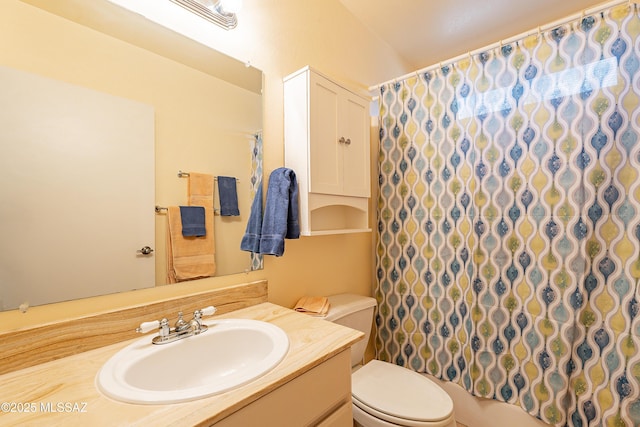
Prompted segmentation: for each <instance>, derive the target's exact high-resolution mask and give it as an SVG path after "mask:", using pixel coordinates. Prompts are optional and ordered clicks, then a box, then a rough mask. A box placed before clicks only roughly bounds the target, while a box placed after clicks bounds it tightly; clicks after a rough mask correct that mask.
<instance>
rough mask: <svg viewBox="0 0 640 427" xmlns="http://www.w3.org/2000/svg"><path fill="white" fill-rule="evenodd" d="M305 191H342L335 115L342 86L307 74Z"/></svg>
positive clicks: (340, 158) (340, 192)
mask: <svg viewBox="0 0 640 427" xmlns="http://www.w3.org/2000/svg"><path fill="white" fill-rule="evenodd" d="M309 77H310V79H309V85H310V87H309V92H310V106H309V108H310V122H311V123H310V135H309V139H310V141H309V142H310V147H309V168H310V171H309V190H310V191H311V192H312V193H324V194H342V160H343V159H342V148H343V147H342V144H340V143H339V142H338V140H339V139H340V136H339V135H338V132H339V129H338V114H339V105H340V97H341V91H342V88H341V87H340V86H338V85H336V84H334V83H332V82H330V81H329V80H327V79H325V78H323V77H322V76H319V75H317V74H314V73H311V74H310V76H309Z"/></svg>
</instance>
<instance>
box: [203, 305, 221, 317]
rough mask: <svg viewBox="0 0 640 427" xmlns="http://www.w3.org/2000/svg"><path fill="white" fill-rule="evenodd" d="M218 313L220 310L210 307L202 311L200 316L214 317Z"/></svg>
mask: <svg viewBox="0 0 640 427" xmlns="http://www.w3.org/2000/svg"><path fill="white" fill-rule="evenodd" d="M216 311H218V309H217V308H215V307H214V306H212V305H210V306H209V307H205V308H203V309H202V310H200V314H201V315H202V316H213V315H214V314H215V312H216Z"/></svg>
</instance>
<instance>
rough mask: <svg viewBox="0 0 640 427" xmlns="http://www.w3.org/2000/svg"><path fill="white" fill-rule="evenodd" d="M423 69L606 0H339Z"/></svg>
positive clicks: (409, 62)
mask: <svg viewBox="0 0 640 427" xmlns="http://www.w3.org/2000/svg"><path fill="white" fill-rule="evenodd" d="M340 2H341V3H342V4H343V5H344V6H345V7H346V8H347V9H348V10H349V11H350V12H351V13H352V14H353V15H355V16H356V18H357V19H359V20H360V21H361V22H362V23H363V24H364V25H366V26H367V27H369V28H370V29H371V30H372V31H373V32H374V33H375V34H377V35H378V36H379V37H380V38H382V39H383V40H385V41H386V42H387V43H388V44H389V45H390V46H391V47H392V48H393V49H394V50H395V51H396V52H397V53H398V55H400V57H401V58H403V59H404V60H405V61H406V62H407V65H408V66H409V67H410V70H408V71H414V70H418V69H421V68H424V67H427V66H429V65H433V64H436V63H438V62H443V61H446V60H448V59H451V58H454V57H456V56H458V55H461V54H464V53H466V52H469V51H474V50H476V49H480V48H482V47H484V46H488V45H490V44H493V43H497V42H499V41H500V40H505V39H509V38H511V37H513V36H516V35H519V34H522V33H524V32H528V31H533V30H536V29H537V28H538V27H539V26H542V27H544V26H545V25H546V24H549V23H552V22H554V21H557V20H559V19H563V18H565V17H568V16H570V15H575V14H580V13H582V11H583V10H585V9H589V8H592V7H593V6H596V5H598V4H602V0H395V1H389V0H340Z"/></svg>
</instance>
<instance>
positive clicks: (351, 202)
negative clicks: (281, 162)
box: [284, 67, 371, 236]
mask: <svg viewBox="0 0 640 427" xmlns="http://www.w3.org/2000/svg"><path fill="white" fill-rule="evenodd" d="M284 126H285V131H284V135H285V166H286V167H288V168H291V169H293V170H294V171H295V172H296V176H297V178H298V184H299V187H300V222H301V224H300V225H301V233H302V235H305V236H311V235H318V234H338V233H353V232H363V231H371V230H370V228H369V226H368V223H369V214H368V207H369V197H370V195H371V179H370V176H371V174H370V147H369V128H370V119H369V100H368V99H367V98H365V97H363V96H360V95H358V94H356V93H354V92H352V91H350V90H348V89H346V88H344V87H343V86H341V85H340V84H338V83H336V82H334V81H332V80H330V79H329V78H327V77H326V76H323V75H322V74H320V73H319V72H317V71H315V70H313V69H312V68H310V67H305V68H303V69H302V70H299V71H297V72H295V73H293V74H291V75H290V76H288V77H286V78H285V79H284Z"/></svg>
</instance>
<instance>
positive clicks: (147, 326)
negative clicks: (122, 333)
mask: <svg viewBox="0 0 640 427" xmlns="http://www.w3.org/2000/svg"><path fill="white" fill-rule="evenodd" d="M157 329H160V321H159V320H154V321H153V322H142V323H140V326H139V327H138V328H136V332H137V333H139V334H146V333H147V332H151V331H153V330H157Z"/></svg>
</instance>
